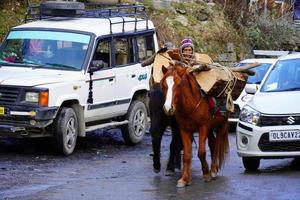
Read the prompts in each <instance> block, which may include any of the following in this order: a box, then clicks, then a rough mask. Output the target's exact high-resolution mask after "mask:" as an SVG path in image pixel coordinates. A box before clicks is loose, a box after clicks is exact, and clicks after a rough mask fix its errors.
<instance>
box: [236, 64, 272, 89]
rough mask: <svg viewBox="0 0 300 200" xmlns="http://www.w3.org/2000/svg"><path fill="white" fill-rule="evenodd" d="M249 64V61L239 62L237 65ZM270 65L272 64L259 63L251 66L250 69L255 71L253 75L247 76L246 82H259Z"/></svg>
mask: <svg viewBox="0 0 300 200" xmlns="http://www.w3.org/2000/svg"><path fill="white" fill-rule="evenodd" d="M249 64H251V63H240V64H239V65H238V66H246V65H249ZM271 65H272V64H270V63H261V65H259V66H258V67H255V68H252V69H251V70H253V71H255V75H254V76H249V77H248V80H247V83H249V84H260V83H261V81H262V80H263V78H264V76H265V74H266V72H267V71H268V69H269V67H270V66H271Z"/></svg>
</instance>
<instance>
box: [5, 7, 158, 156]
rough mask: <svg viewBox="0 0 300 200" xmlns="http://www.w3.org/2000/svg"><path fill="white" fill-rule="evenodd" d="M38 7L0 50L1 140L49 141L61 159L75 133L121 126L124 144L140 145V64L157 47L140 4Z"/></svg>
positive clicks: (145, 76) (145, 85) (144, 84)
mask: <svg viewBox="0 0 300 200" xmlns="http://www.w3.org/2000/svg"><path fill="white" fill-rule="evenodd" d="M39 8H40V11H41V13H40V14H38V15H34V14H32V13H29V15H28V16H27V19H31V20H32V19H37V20H34V21H32V22H29V23H26V24H23V25H20V26H17V27H14V28H12V29H11V30H10V32H9V33H8V34H7V37H6V39H5V41H4V42H3V43H2V45H1V48H0V136H8V137H46V136H50V137H53V142H54V146H55V149H56V150H57V151H58V152H59V153H61V154H63V155H69V154H71V153H72V152H73V150H74V148H75V145H76V140H77V136H80V137H84V136H85V135H86V132H88V131H92V130H95V129H98V128H103V127H107V126H120V127H121V128H122V133H123V138H124V140H125V142H126V144H129V145H131V144H136V143H138V142H140V141H141V140H142V138H143V136H144V134H145V129H146V119H147V109H146V108H147V107H146V105H147V91H148V90H149V78H150V75H151V74H150V73H151V70H150V68H142V67H141V64H140V63H141V61H143V60H145V59H146V58H148V57H150V56H152V55H153V54H154V53H155V52H156V50H157V48H158V45H157V39H156V35H155V29H154V26H153V23H152V22H151V21H149V20H148V19H147V18H142V17H141V15H143V14H144V7H142V6H124V7H117V8H107V9H90V10H86V9H84V4H82V3H79V2H53V1H52V2H45V3H41V5H40V7H39ZM39 8H38V9H39ZM74 9H75V10H74ZM76 9H77V10H76ZM130 9H131V10H130ZM29 10H31V9H29ZM129 10H130V11H129ZM52 11H53V12H52ZM66 11H68V12H66ZM72 11H74V12H72ZM126 11H128V12H126ZM78 13H79V15H77V14H78ZM31 14H32V15H31ZM53 15H55V16H53ZM57 15H59V17H57ZM65 15H66V16H65Z"/></svg>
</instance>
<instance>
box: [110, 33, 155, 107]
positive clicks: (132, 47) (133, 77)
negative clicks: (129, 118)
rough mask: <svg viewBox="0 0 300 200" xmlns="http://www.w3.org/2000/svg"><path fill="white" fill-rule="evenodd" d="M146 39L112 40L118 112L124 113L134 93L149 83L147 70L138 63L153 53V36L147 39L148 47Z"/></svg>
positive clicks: (141, 37) (127, 38)
mask: <svg viewBox="0 0 300 200" xmlns="http://www.w3.org/2000/svg"><path fill="white" fill-rule="evenodd" d="M146 38H147V37H145V36H137V37H133V36H132V37H128V36H127V37H118V38H115V39H114V52H115V55H114V60H115V75H116V88H118V90H117V92H116V94H115V95H116V99H117V101H118V107H119V109H120V110H125V111H126V110H127V109H128V107H129V104H130V101H131V99H132V96H133V93H134V91H137V90H139V89H141V88H142V87H144V86H142V85H148V83H149V78H150V77H149V76H150V73H149V68H147V67H145V68H142V67H141V64H140V61H142V60H144V59H146V58H147V57H150V56H151V55H153V53H154V46H153V45H154V42H153V34H152V35H149V37H148V38H150V39H148V40H149V41H148V46H147V41H146ZM149 43H150V44H151V45H150V44H149ZM136 44H137V45H136ZM135 52H137V53H135ZM147 54H148V56H147Z"/></svg>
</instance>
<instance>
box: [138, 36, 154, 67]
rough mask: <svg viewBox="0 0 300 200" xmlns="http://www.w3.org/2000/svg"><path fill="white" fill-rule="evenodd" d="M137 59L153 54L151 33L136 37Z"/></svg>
mask: <svg viewBox="0 0 300 200" xmlns="http://www.w3.org/2000/svg"><path fill="white" fill-rule="evenodd" d="M137 47H138V59H139V61H140V62H142V61H144V60H145V59H147V58H149V57H151V56H152V55H153V54H154V49H155V48H154V40H153V35H147V36H139V37H137Z"/></svg>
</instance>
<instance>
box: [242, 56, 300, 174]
mask: <svg viewBox="0 0 300 200" xmlns="http://www.w3.org/2000/svg"><path fill="white" fill-rule="evenodd" d="M245 90H246V92H247V93H252V94H254V93H255V95H254V96H253V97H252V99H251V100H250V101H249V102H248V103H247V104H246V105H245V106H244V107H243V109H242V111H241V114H240V117H239V121H238V125H237V131H236V133H237V135H236V139H237V153H238V155H239V156H240V157H242V159H243V164H244V167H245V168H246V169H247V170H257V169H258V167H259V164H260V159H262V158H288V157H297V156H300V102H299V99H300V54H291V55H287V56H283V57H280V58H279V59H278V61H277V62H276V63H275V64H274V65H272V66H271V67H270V69H269V70H268V72H267V74H266V75H265V78H264V79H263V81H262V83H261V85H260V86H259V88H258V90H257V89H256V88H255V87H253V86H252V85H248V86H246V88H245Z"/></svg>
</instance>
